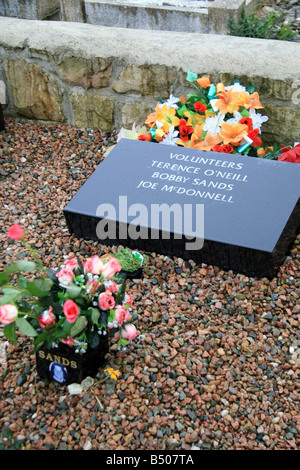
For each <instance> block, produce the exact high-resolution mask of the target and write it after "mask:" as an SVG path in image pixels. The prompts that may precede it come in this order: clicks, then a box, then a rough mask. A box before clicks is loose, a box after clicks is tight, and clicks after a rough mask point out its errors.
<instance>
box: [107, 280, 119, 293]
mask: <svg viewBox="0 0 300 470" xmlns="http://www.w3.org/2000/svg"><path fill="white" fill-rule="evenodd" d="M104 285H105V289H106V290H107V291H108V292H112V294H117V293H118V291H119V288H118V285H117V284H116V283H115V281H112V280H111V279H109V280H106V281H104Z"/></svg>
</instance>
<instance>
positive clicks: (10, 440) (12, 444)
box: [0, 429, 24, 450]
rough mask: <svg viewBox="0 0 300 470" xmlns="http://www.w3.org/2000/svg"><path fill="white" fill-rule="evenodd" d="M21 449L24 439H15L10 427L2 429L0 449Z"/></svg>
mask: <svg viewBox="0 0 300 470" xmlns="http://www.w3.org/2000/svg"><path fill="white" fill-rule="evenodd" d="M21 449H22V450H23V449H24V441H19V440H18V439H16V438H15V437H14V436H13V433H12V431H11V430H10V429H3V430H2V431H1V434H0V450H21Z"/></svg>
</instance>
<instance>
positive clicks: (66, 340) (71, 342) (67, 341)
mask: <svg viewBox="0 0 300 470" xmlns="http://www.w3.org/2000/svg"><path fill="white" fill-rule="evenodd" d="M61 342H62V343H64V344H67V345H68V346H70V348H72V347H73V346H74V342H75V340H74V339H73V338H71V336H68V338H62V340H61Z"/></svg>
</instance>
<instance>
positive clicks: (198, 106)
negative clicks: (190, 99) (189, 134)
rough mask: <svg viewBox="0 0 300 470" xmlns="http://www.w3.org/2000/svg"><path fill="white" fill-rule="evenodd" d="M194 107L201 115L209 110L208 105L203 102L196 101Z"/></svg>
mask: <svg viewBox="0 0 300 470" xmlns="http://www.w3.org/2000/svg"><path fill="white" fill-rule="evenodd" d="M194 106H195V110H196V111H198V112H199V113H205V111H206V110H207V106H206V104H203V103H201V101H196V103H195V104H194Z"/></svg>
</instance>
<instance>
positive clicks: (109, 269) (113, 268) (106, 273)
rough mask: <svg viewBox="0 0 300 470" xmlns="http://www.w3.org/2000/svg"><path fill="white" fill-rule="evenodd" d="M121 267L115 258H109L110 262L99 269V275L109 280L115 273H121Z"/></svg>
mask: <svg viewBox="0 0 300 470" xmlns="http://www.w3.org/2000/svg"><path fill="white" fill-rule="evenodd" d="M121 269H122V266H121V265H120V263H119V261H118V260H117V258H114V257H112V258H110V260H109V261H108V262H107V263H106V264H105V265H104V266H103V268H102V269H101V273H102V275H103V277H105V278H106V279H107V278H110V277H112V276H113V275H114V274H115V273H117V272H119V271H121Z"/></svg>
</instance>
